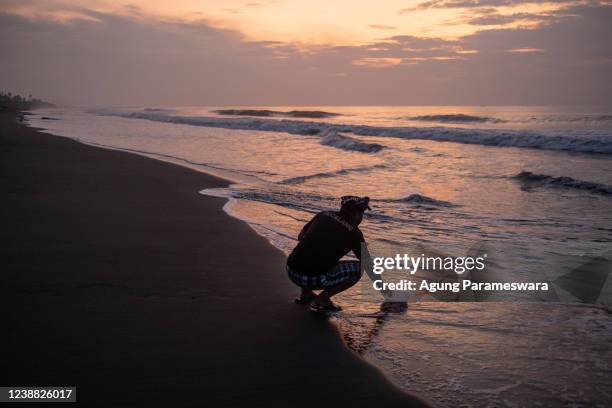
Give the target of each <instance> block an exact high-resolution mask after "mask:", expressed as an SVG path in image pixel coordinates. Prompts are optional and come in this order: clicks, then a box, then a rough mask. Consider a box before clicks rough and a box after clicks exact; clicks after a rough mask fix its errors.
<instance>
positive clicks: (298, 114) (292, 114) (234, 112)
mask: <svg viewBox="0 0 612 408" xmlns="http://www.w3.org/2000/svg"><path fill="white" fill-rule="evenodd" d="M213 112H214V113H216V114H218V115H230V116H261V117H273V116H280V117H289V118H331V117H334V116H340V114H339V113H333V112H324V111H308V110H304V111H302V110H292V111H289V112H281V111H273V110H269V109H219V110H214V111H213Z"/></svg>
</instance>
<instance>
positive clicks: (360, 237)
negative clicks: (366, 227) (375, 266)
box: [352, 230, 365, 261]
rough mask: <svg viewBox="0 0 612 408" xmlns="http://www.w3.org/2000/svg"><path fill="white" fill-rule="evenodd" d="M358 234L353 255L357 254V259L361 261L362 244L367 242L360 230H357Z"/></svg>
mask: <svg viewBox="0 0 612 408" xmlns="http://www.w3.org/2000/svg"><path fill="white" fill-rule="evenodd" d="M357 232H358V234H357V236H356V237H355V240H354V241H353V248H352V250H353V253H354V254H355V256H356V257H357V259H359V260H360V261H361V243H362V242H365V239H364V238H363V234H362V233H361V231H360V230H357Z"/></svg>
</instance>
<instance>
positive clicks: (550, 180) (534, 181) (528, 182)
mask: <svg viewBox="0 0 612 408" xmlns="http://www.w3.org/2000/svg"><path fill="white" fill-rule="evenodd" d="M513 178H514V179H516V180H518V181H520V182H521V183H523V185H524V187H525V188H526V189H530V188H533V187H558V188H567V189H573V190H583V191H587V192H589V193H594V194H602V195H606V196H610V195H612V186H608V185H605V184H600V183H593V182H590V181H582V180H576V179H573V178H571V177H554V176H549V175H547V174H537V173H532V172H530V171H521V172H520V173H519V174H517V175H515V176H514V177H513Z"/></svg>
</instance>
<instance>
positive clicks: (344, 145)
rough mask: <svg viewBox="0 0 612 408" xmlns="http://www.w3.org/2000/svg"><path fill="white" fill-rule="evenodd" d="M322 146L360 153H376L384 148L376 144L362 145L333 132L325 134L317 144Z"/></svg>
mask: <svg viewBox="0 0 612 408" xmlns="http://www.w3.org/2000/svg"><path fill="white" fill-rule="evenodd" d="M319 143H321V144H322V145H324V146H332V147H336V148H338V149H342V150H352V151H355V152H362V153H376V152H379V151H381V150H382V149H383V148H384V146H383V145H380V144H378V143H364V142H360V141H359V140H356V139H354V138H352V137H348V136H343V135H341V134H338V133H336V132H333V131H328V132H326V133H325V134H324V135H323V136H322V137H321V141H320V142H319Z"/></svg>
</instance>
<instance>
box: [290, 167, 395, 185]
mask: <svg viewBox="0 0 612 408" xmlns="http://www.w3.org/2000/svg"><path fill="white" fill-rule="evenodd" d="M386 167H387V166H385V165H384V164H377V165H375V166H364V167H354V168H349V169H341V170H337V171H330V172H321V173H315V174H309V175H307V176H297V177H291V178H288V179H285V180H283V181H281V182H279V184H285V185H295V184H302V183H305V182H306V181H308V180H312V179H320V178H331V177H337V176H345V175H347V174H350V173H367V172H370V171H372V170H377V169H384V168H386Z"/></svg>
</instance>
